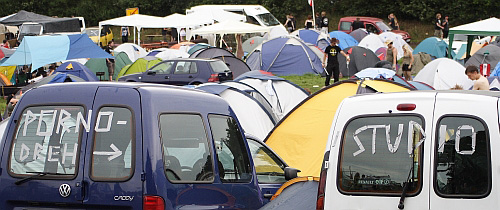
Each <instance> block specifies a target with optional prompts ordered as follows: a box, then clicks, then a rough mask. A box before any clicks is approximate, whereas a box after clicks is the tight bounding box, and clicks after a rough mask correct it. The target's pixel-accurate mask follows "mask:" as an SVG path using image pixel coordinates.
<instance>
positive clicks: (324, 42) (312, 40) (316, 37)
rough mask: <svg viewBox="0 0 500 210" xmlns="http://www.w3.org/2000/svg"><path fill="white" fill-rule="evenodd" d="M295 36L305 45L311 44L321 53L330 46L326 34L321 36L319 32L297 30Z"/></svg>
mask: <svg viewBox="0 0 500 210" xmlns="http://www.w3.org/2000/svg"><path fill="white" fill-rule="evenodd" d="M294 33H297V34H296V35H297V36H298V37H299V38H300V39H302V40H303V41H304V42H305V43H309V44H313V45H315V46H317V47H318V48H319V49H321V50H322V51H325V49H326V47H328V45H330V41H329V40H328V39H329V37H328V36H327V34H323V35H322V34H321V32H319V31H317V30H312V29H299V30H297V31H296V32H294Z"/></svg>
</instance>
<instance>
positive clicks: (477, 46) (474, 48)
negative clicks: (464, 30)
mask: <svg viewBox="0 0 500 210" xmlns="http://www.w3.org/2000/svg"><path fill="white" fill-rule="evenodd" d="M484 46H486V45H482V44H478V43H477V42H472V46H471V47H470V54H471V55H474V53H476V52H477V51H478V50H480V49H481V48H483V47H484ZM466 54H467V53H465V54H464V55H463V56H462V57H461V58H460V59H464V58H465V57H466Z"/></svg>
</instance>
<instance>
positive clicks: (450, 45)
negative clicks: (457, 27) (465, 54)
mask: <svg viewBox="0 0 500 210" xmlns="http://www.w3.org/2000/svg"><path fill="white" fill-rule="evenodd" d="M454 37H455V34H454V33H453V32H452V33H450V34H449V36H448V43H449V44H448V58H452V57H451V51H452V50H453V49H451V47H452V46H453V39H454Z"/></svg>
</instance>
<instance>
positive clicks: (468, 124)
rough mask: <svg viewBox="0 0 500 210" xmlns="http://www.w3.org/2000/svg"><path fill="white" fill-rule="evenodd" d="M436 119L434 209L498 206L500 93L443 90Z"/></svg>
mask: <svg viewBox="0 0 500 210" xmlns="http://www.w3.org/2000/svg"><path fill="white" fill-rule="evenodd" d="M434 118H435V119H434V124H435V125H436V127H435V129H434V132H435V133H436V135H435V136H436V138H437V139H436V140H435V141H434V142H433V146H432V149H433V150H432V151H429V152H430V153H431V155H432V156H433V162H432V163H431V166H432V172H433V173H432V177H433V179H432V180H429V181H431V186H432V187H433V188H434V190H432V191H431V193H430V208H431V209H493V208H497V207H498V205H499V204H500V203H499V200H498V194H499V193H500V192H499V188H498V187H494V186H495V185H493V183H495V182H494V181H492V180H497V179H498V173H496V171H497V169H498V167H493V165H495V164H496V165H498V163H495V161H496V160H497V159H498V158H494V157H495V153H494V150H491V151H490V148H498V146H499V140H500V139H499V136H498V131H499V127H498V98H497V97H491V96H481V95H474V94H468V95H467V96H466V97H464V94H458V93H438V94H437V97H436V111H435V117H434Z"/></svg>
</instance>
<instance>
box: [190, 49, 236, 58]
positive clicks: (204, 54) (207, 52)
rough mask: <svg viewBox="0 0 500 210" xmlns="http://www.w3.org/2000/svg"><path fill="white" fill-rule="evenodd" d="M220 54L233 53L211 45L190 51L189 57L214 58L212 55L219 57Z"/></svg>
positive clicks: (229, 55)
mask: <svg viewBox="0 0 500 210" xmlns="http://www.w3.org/2000/svg"><path fill="white" fill-rule="evenodd" d="M220 56H226V57H234V54H233V53H231V52H229V51H227V50H226V49H222V48H217V47H211V48H207V49H201V50H198V51H196V52H194V53H192V54H191V55H190V56H189V57H190V58H214V57H220Z"/></svg>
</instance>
